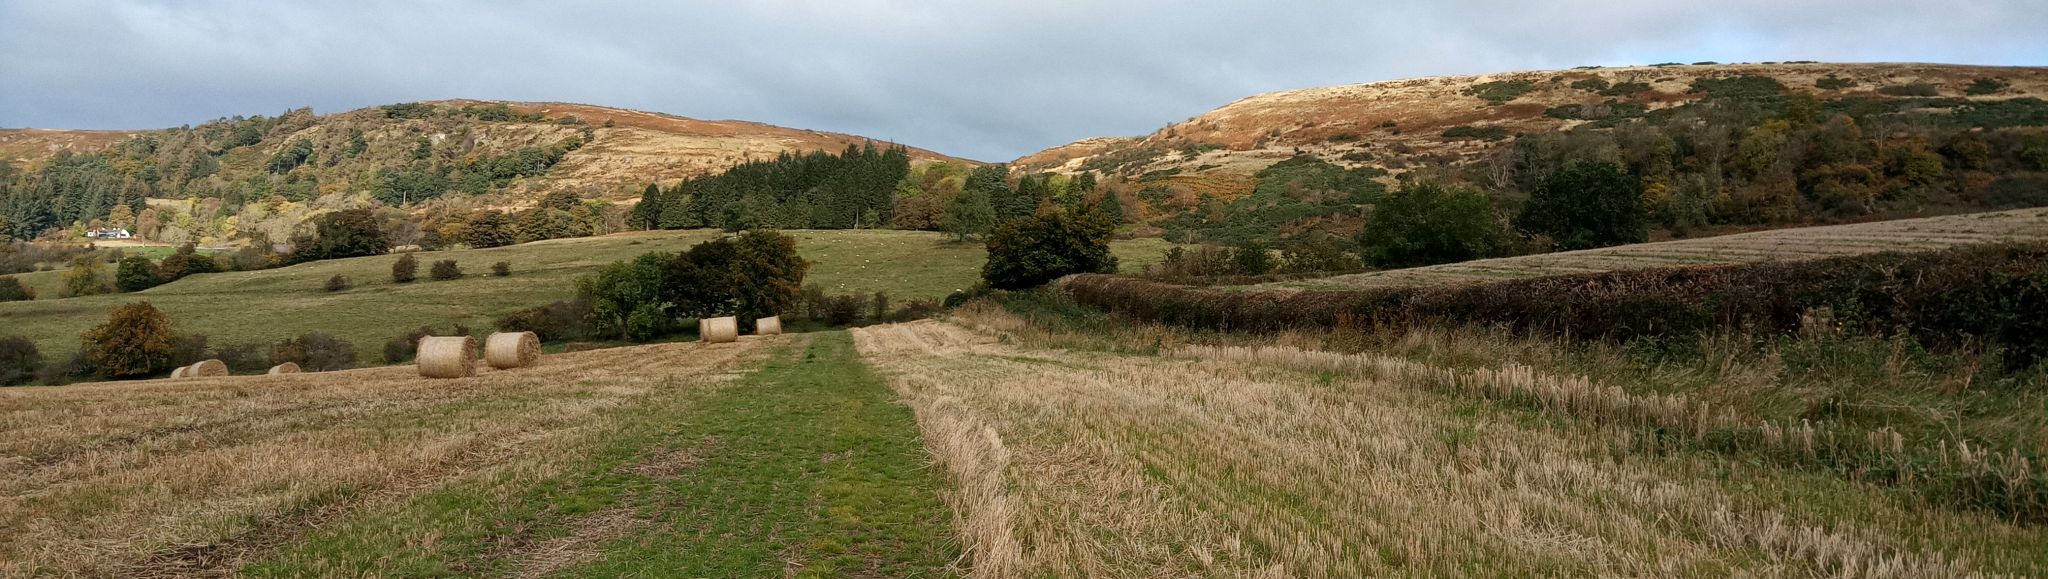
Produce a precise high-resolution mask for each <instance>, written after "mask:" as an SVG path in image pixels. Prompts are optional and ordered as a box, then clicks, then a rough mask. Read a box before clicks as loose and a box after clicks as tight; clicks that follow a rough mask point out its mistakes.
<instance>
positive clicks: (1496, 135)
mask: <svg viewBox="0 0 2048 579" xmlns="http://www.w3.org/2000/svg"><path fill="white" fill-rule="evenodd" d="M1443 137H1444V138H1446V139H1483V140H1488V141H1498V140H1501V139H1505V138H1508V130H1507V129H1506V128H1503V127H1470V126H1465V127H1451V128H1448V129H1444V132H1443Z"/></svg>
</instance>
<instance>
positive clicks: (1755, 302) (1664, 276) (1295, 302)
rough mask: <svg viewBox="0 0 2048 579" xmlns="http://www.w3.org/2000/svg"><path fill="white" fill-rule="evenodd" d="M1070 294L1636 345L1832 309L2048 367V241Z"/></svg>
mask: <svg viewBox="0 0 2048 579" xmlns="http://www.w3.org/2000/svg"><path fill="white" fill-rule="evenodd" d="M1060 286H1061V288H1062V289H1064V290H1065V291H1066V292H1068V293H1069V294H1070V295H1072V296H1073V297H1074V299H1075V300H1076V301H1079V302H1081V303H1083V304H1088V305H1092V306H1095V307H1099V308H1103V309H1107V310H1109V311H1111V312H1113V313H1117V314H1121V315H1127V316H1131V317H1134V318H1137V319H1142V320H1150V321H1156V322H1161V323H1166V324H1173V325H1181V326H1188V327H1194V328H1204V329H1217V330H1224V331H1278V330H1289V329H1299V328H1329V327H1333V326H1335V325H1336V324H1338V323H1340V320H1345V321H1346V322H1344V323H1351V324H1357V325H1363V326H1368V327H1374V326H1384V327H1391V328H1398V327H1404V326H1411V325H1417V324H1425V325H1426V324H1451V325H1467V324H1469V325H1481V326H1498V327H1502V328H1507V329H1512V330H1517V331H1532V332H1539V333H1546V334H1551V335H1560V336H1570V337H1574V338H1582V339H1613V340H1629V339H1634V338H1656V337H1671V336H1689V335H1699V334H1704V333H1709V332H1716V331H1724V330H1730V329H1739V328H1750V329H1758V330H1766V331H1777V332H1782V333H1788V334H1789V333H1792V332H1796V331H1798V329H1799V328H1800V326H1801V324H1802V322H1801V319H1802V317H1803V316H1805V315H1807V314H1809V313H1810V312H1814V311H1820V310H1826V311H1829V312H1831V314H1832V315H1833V316H1834V318H1835V320H1836V321H1837V322H1838V323H1839V324H1840V325H1841V327H1843V328H1844V329H1848V330H1851V331H1856V332H1860V333H1865V334H1870V335H1891V334H1893V333H1897V334H1904V335H1907V336H1911V337H1913V338H1916V339H1918V340H1920V341H1921V343H1924V344H1927V345H1930V346H1945V347H1983V346H1995V347H1999V348H2002V349H2003V351H2004V355H2005V357H2004V360H2005V362H2006V363H2007V364H2008V365H2010V366H2013V367H2026V366H2030V365H2033V364H2035V363H2037V362H2039V361H2041V360H2043V359H2048V316H2043V315H2040V312H2042V311H2048V244H2043V243H2036V244H2027V245H2002V246H1979V247H1967V248H1960V249H1951V250H1946V251H1940V252H1929V253H1919V254H1898V253H1886V254H1876V255H1865V256H1855V257H1838V258H1830V259H1823V260H1816V261H1805V262H1766V263H1754V264H1746V265H1728V266H1703V267H1685V268H1661V269H1646V270H1633V271H1616V272H1605V273H1594V274H1578V275H1564V276H1553V277H1543V278H1534V279H1524V280H1514V281H1505V282H1497V283H1490V284H1480V285H1471V286H1451V287H1399V288H1384V289H1374V290H1359V291H1302V292H1289V293H1277V292H1257V291H1217V290H1208V289H1203V288H1193V287H1187V286H1175V285H1167V284H1161V283H1155V282H1148V281H1142V280H1136V279H1127V278H1120V277H1116V276H1107V275H1080V276H1074V277H1072V278H1068V279H1067V280H1065V281H1062V282H1061V284H1060Z"/></svg>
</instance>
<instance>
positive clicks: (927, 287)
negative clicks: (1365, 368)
mask: <svg viewBox="0 0 2048 579" xmlns="http://www.w3.org/2000/svg"><path fill="white" fill-rule="evenodd" d="M789 233H791V234H792V235H795V236H796V237H797V249H798V250H799V251H800V252H802V254H803V255H804V257H805V259H809V260H810V261H812V262H813V265H812V267H811V271H810V274H809V275H808V276H806V278H805V282H806V283H815V284H818V285H821V286H823V287H825V288H826V290H827V291H829V292H834V293H853V292H859V293H873V292H877V291H883V292H888V293H889V295H890V297H891V298H892V299H894V300H896V301H898V303H900V302H901V301H903V300H908V299H914V298H939V297H943V296H945V295H946V294H947V293H949V292H952V291H953V290H956V289H965V288H968V287H972V286H973V285H974V284H975V283H976V282H977V281H978V280H979V279H980V269H981V263H982V261H983V260H984V259H985V257H986V254H985V252H984V251H983V250H982V246H981V244H979V243H954V242H950V241H948V240H947V239H946V237H945V236H943V235H941V234H937V233H929V232H913V231H892V230H817V231H792V232H789ZM715 235H717V232H715V231H710V230H692V231H648V232H635V233H625V234H618V235H610V236H604V237H590V238H577V239H557V240H550V241H542V242H535V243H529V244H524V245H516V246H511V247H500V248H493V249H463V250H450V251H433V252H422V253H420V254H419V260H420V281H416V282H413V283H409V284H394V283H392V282H391V262H392V261H394V260H396V259H397V258H396V257H393V256H376V257H363V258H354V259H339V260H330V261H321V262H314V263H307V264H300V265H295V266H291V267H285V268H279V269H272V270H265V271H252V272H228V273H217V274H205V275H197V276H193V277H190V278H186V279H183V280H179V281H177V282H176V283H171V284H166V285H163V286H160V287H156V288H152V289H149V290H147V291H142V292H136V293H132V294H115V295H103V296H90V297H80V298H68V299H41V300H36V301H32V302H10V303H0V335H19V336H25V337H27V338H29V339H31V340H34V341H35V342H36V346H37V347H38V348H40V349H41V350H42V352H43V354H44V356H45V357H47V358H51V359H56V358H59V357H62V356H69V355H70V354H71V352H74V351H77V349H78V335H79V333H80V332H83V331H85V329H86V328H90V327H92V326H93V325H95V324H99V323H101V322H104V321H106V318H107V315H108V313H110V312H112V311H113V309H114V308H116V307H119V306H120V305H122V304H126V303H129V302H135V301H144V300H147V301H149V302H150V303H151V304H154V305H155V306H156V307H157V308H159V309H162V310H163V311H164V312H166V313H168V314H169V315H170V316H171V320H172V322H173V323H175V324H176V325H177V328H178V330H179V331H182V332H191V333H200V334H206V335H207V336H209V338H210V339H211V340H213V341H214V343H215V344H227V343H237V342H246V341H260V342H275V341H277V340H281V339H284V338H287V337H291V336H296V335H299V334H302V333H306V332H314V331H319V332H326V333H328V334H331V335H334V336H336V337H340V338H342V339H345V340H348V341H350V342H353V343H354V344H355V345H356V353H357V357H358V359H361V360H365V361H368V360H370V359H373V358H374V357H375V356H376V355H377V352H378V348H379V347H380V345H381V344H383V343H384V341H385V340H388V339H390V338H392V337H394V336H396V335H398V334H401V333H403V332H404V331H405V330H406V329H408V328H415V327H419V326H421V325H435V326H440V327H443V328H445V327H447V326H448V325H449V324H454V323H461V324H466V325H468V326H470V327H471V328H475V329H483V328H487V327H489V326H490V325H491V320H493V319H494V318H496V317H498V316H501V315H504V314H505V313H507V312H511V311H514V310H518V309H521V308H525V307H529V306H534V305H539V304H543V303H547V302H550V301H554V300H559V299H566V298H568V297H570V296H572V295H573V294H574V293H575V288H574V287H573V286H574V282H575V279H576V277H577V276H580V275H583V274H585V273H588V272H590V271H592V270H594V269H596V268H597V267H598V266H601V265H604V264H606V263H609V262H612V261H616V260H620V259H625V258H628V257H632V256H634V255H639V254H641V253H645V252H649V251H679V250H682V249H685V248H688V247H689V246H691V245H694V244H696V243H698V242H701V241H704V240H706V239H710V238H712V237H713V236H715ZM1166 247H1167V244H1166V243H1165V242H1163V241H1161V240H1158V239H1137V240H1130V241H1118V242H1116V243H1115V245H1114V249H1115V250H1116V253H1117V255H1118V256H1119V257H1120V258H1121V259H1122V260H1123V265H1124V267H1125V268H1126V269H1127V270H1128V269H1135V268H1137V267H1141V266H1142V265H1143V264H1146V263H1152V262H1156V261H1158V260H1159V259H1160V256H1161V255H1162V254H1163V252H1164V250H1165V248H1166ZM443 259H453V260H456V261H458V262H459V263H461V265H462V269H463V271H464V272H465V273H467V274H468V276H467V277H465V278H463V279H460V280H454V281H430V280H428V279H427V277H426V273H427V270H428V269H429V266H430V265H431V264H432V263H433V262H435V261H439V260H443ZM499 261H506V262H510V263H511V265H512V276H511V277H505V278H498V277H490V276H489V274H490V266H491V264H493V263H496V262H499ZM335 275H343V276H347V277H348V278H349V280H350V281H351V282H353V283H354V284H355V287H354V289H351V290H348V291H344V292H338V293H328V292H325V291H322V286H323V285H324V284H325V283H326V281H327V279H328V278H330V277H332V276H335ZM38 289H39V291H40V289H41V288H38ZM42 295H44V296H54V295H56V294H55V292H54V291H51V292H49V293H44V294H42Z"/></svg>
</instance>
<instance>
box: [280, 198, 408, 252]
mask: <svg viewBox="0 0 2048 579" xmlns="http://www.w3.org/2000/svg"><path fill="white" fill-rule="evenodd" d="M313 229H314V231H313V234H312V235H311V236H300V237H296V238H293V239H292V246H293V253H292V261H293V262H300V263H303V262H308V261H314V260H321V259H340V258H344V257H362V256H367V255H382V254H383V253H384V252H386V251H390V250H391V240H389V239H387V238H385V237H384V227H383V223H382V221H381V220H379V219H378V218H377V214H376V213H375V212H372V211H371V210H369V209H346V210H342V211H335V212H331V213H324V214H321V215H320V216H319V217H315V218H313Z"/></svg>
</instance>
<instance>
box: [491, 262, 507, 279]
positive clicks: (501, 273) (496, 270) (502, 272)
mask: <svg viewBox="0 0 2048 579" xmlns="http://www.w3.org/2000/svg"><path fill="white" fill-rule="evenodd" d="M491 275H494V276H498V277H511V276H512V262H509V261H500V262H498V263H493V264H491Z"/></svg>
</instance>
